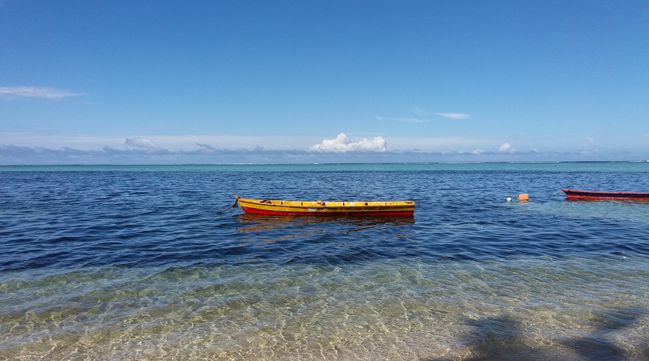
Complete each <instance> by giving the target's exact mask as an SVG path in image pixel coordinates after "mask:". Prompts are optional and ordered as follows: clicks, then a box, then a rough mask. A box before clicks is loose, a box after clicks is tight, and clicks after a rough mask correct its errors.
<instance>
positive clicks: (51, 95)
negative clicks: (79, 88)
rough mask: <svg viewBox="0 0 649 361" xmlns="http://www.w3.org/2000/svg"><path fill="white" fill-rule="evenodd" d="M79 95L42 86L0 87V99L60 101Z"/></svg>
mask: <svg viewBox="0 0 649 361" xmlns="http://www.w3.org/2000/svg"><path fill="white" fill-rule="evenodd" d="M79 95H81V94H78V93H74V92H71V91H69V90H64V89H58V88H52V87H42V86H2V87H0V98H3V99H15V98H21V97H22V98H44V99H62V98H68V97H74V96H79Z"/></svg>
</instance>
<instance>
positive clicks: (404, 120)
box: [376, 115, 430, 123]
mask: <svg viewBox="0 0 649 361" xmlns="http://www.w3.org/2000/svg"><path fill="white" fill-rule="evenodd" d="M376 120H390V121H395V122H403V123H426V122H429V121H430V120H428V119H422V118H392V117H383V116H380V115H377V116H376Z"/></svg>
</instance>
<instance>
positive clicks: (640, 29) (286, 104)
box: [0, 0, 649, 163]
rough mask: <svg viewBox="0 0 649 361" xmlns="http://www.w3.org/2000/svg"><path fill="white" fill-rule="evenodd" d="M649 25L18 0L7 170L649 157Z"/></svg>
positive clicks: (398, 5) (320, 7) (551, 16)
mask: <svg viewBox="0 0 649 361" xmlns="http://www.w3.org/2000/svg"><path fill="white" fill-rule="evenodd" d="M648 24H649V2H647V1H624V2H609V1H542V2H536V3H532V2H523V1H498V2H493V1H491V2H488V1H407V2H403V1H399V2H397V1H394V2H389V1H367V2H350V1H309V2H306V1H304V2H295V1H291V2H288V1H272V2H250V1H218V2H214V1H205V2H183V3H180V2H167V1H155V2H144V1H134V2H127V1H111V2H93V1H56V2H52V1H18V0H4V1H0V163H20V162H25V163H29V162H49V163H52V162H54V163H56V162H59V161H60V162H70V161H71V160H70V159H71V158H69V157H68V156H67V155H66V154H68V153H66V150H67V151H70V152H72V151H74V152H76V153H75V154H77V155H78V154H84V156H83V157H81V158H77V159H83V161H84V162H95V161H96V162H104V161H111V162H120V161H123V162H130V161H135V160H134V158H129V157H128V156H127V155H126V154H137V155H138V157H140V158H137V159H139V161H147V160H151V161H152V162H155V161H156V160H159V159H161V158H159V157H161V155H160V154H162V153H164V154H170V153H171V154H174V156H180V155H182V156H180V158H174V160H175V161H179V162H184V161H187V162H191V161H193V160H195V158H193V157H197V154H200V155H201V157H203V158H200V160H201V161H205V162H210V161H212V160H213V161H214V162H219V161H220V160H223V159H225V160H227V161H234V162H236V161H237V160H239V159H238V158H237V156H232V157H230V158H227V157H226V158H219V155H220V154H222V153H228V154H238V153H237V152H239V153H241V154H244V153H245V155H246V157H245V160H246V161H253V162H254V161H260V162H263V161H268V157H269V154H270V153H272V152H275V153H273V154H274V155H273V157H275V158H273V159H277V160H278V161H281V160H282V159H284V158H285V160H286V161H291V160H293V159H298V161H309V160H313V159H318V158H323V159H324V158H326V159H330V158H331V157H333V158H331V159H334V160H340V161H344V160H345V159H357V158H358V157H359V154H360V153H362V156H363V157H364V158H363V159H364V160H368V161H371V160H373V159H376V160H385V159H392V158H389V157H390V156H394V157H396V158H395V159H397V158H398V159H399V160H403V159H405V160H408V159H410V158H408V157H406V156H405V155H404V154H417V155H416V156H412V157H411V158H412V159H413V160H417V161H421V160H427V159H430V160H435V161H438V160H443V159H452V160H456V159H463V160H470V161H473V160H475V161H481V160H511V159H514V160H516V159H518V160H574V159H593V160H594V159H629V160H633V159H647V158H649V147H648V146H647V144H649V66H648V64H649V25H648ZM340 133H344V136H340ZM36 151H37V152H39V153H38V154H39V157H35V156H34V155H33V154H34V152H36ZM84 152H85V153H84ZM102 152H103V153H102ZM111 152H112V153H111ZM120 152H121V153H120ZM210 152H212V153H210ZM265 152H266V153H265ZM268 152H270V153H268ZM108 153H110V154H112V155H113V156H114V157H115V158H108V160H107V159H106V157H104V156H106V155H107V154H108ZM30 154H31V155H30ZM205 154H212V155H213V156H214V158H210V156H209V155H207V156H206V155H205ZM278 154H279V155H278ZM286 154H301V155H300V156H299V157H297V158H296V157H292V158H291V157H290V156H288V155H286ZM395 154H398V157H397V155H395ZM68 155H69V154H68ZM256 155H258V157H256ZM428 155H429V156H430V157H428ZM102 157H103V158H102ZM120 157H121V158H120ZM147 157H148V158H147ZM156 157H157V158H156ZM283 157H284V158H283ZM386 157H388V158H386ZM402 158H403V159H402ZM242 159H243V158H242Z"/></svg>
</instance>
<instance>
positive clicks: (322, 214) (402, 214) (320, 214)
mask: <svg viewBox="0 0 649 361" xmlns="http://www.w3.org/2000/svg"><path fill="white" fill-rule="evenodd" d="M241 209H242V210H243V211H244V212H245V213H248V214H264V215H268V216H312V217H341V216H344V217H412V216H413V215H414V214H415V212H414V211H412V212H409V211H384V212H283V211H268V210H264V209H257V208H248V207H241Z"/></svg>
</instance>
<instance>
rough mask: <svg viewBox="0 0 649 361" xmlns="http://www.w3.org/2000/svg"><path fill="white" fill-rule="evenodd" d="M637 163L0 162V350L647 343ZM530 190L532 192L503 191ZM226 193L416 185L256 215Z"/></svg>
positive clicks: (646, 236) (398, 351)
mask: <svg viewBox="0 0 649 361" xmlns="http://www.w3.org/2000/svg"><path fill="white" fill-rule="evenodd" d="M648 172H649V164H647V163H557V164H550V163H534V164H532V163H529V164H510V163H497V164H345V165H339V164H324V165H236V166H229V165H228V166H226V165H223V166H220V165H219V166H202V165H191V166H56V167H51V166H42V167H34V166H25V167H1V168H0V249H2V250H3V252H2V253H0V359H43V358H44V359H77V358H79V359H129V360H130V359H133V360H135V359H137V360H140V359H216V360H310V359H342V360H359V359H360V360H478V359H483V360H494V359H516V360H527V359H562V360H646V359H649V204H644V203H624V202H567V201H565V200H564V196H563V194H562V193H561V191H560V188H561V187H577V188H589V189H605V190H626V191H648V190H649V174H648ZM518 192H528V193H529V194H530V197H531V201H530V202H529V203H525V204H518V203H507V202H506V201H505V198H506V197H507V196H512V195H515V194H516V193H518ZM233 193H238V194H240V195H242V196H250V197H263V198H266V197H267V198H271V197H272V198H294V199H413V200H415V201H417V209H416V212H415V218H414V219H345V218H342V219H340V218H339V219H318V218H291V217H278V218H275V217H255V216H249V215H242V214H241V211H240V210H238V209H233V208H230V205H231V203H232V200H233V196H232V194H233Z"/></svg>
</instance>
